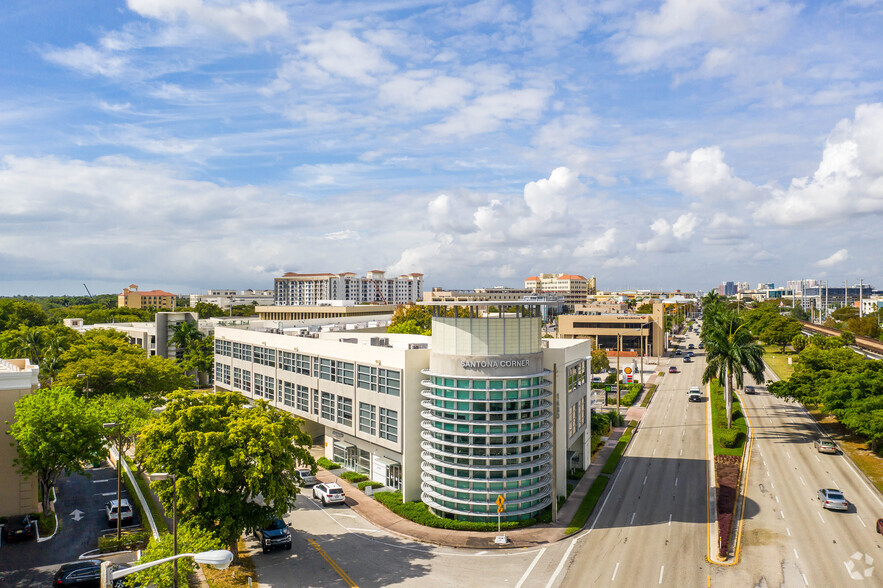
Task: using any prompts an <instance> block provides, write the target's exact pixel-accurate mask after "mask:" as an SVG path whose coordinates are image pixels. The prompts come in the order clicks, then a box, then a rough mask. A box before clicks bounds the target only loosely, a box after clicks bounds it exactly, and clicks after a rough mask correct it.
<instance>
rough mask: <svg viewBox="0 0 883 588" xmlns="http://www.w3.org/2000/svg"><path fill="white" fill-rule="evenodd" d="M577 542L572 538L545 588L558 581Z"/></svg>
mask: <svg viewBox="0 0 883 588" xmlns="http://www.w3.org/2000/svg"><path fill="white" fill-rule="evenodd" d="M620 471H622V470H620ZM608 496H610V495H609V494H608ZM603 509H604V507H603V506H602V507H601V510H603ZM598 512H599V513H600V511H598ZM595 520H596V521H597V520H598V519H597V518H596V519H595ZM592 527H594V524H593V525H592ZM578 540H579V537H574V539H573V541H571V542H570V545H569V546H568V547H567V551H565V552H564V557H562V558H561V561H559V562H558V567H557V568H555V572H554V573H553V574H552V575H551V577H549V583H548V584H546V588H552V585H553V584H554V583H555V580H557V579H558V574H560V573H561V570H563V569H564V564H565V563H566V562H567V558H569V557H570V552H571V551H572V550H573V546H574V545H576V542H577V541H578Z"/></svg>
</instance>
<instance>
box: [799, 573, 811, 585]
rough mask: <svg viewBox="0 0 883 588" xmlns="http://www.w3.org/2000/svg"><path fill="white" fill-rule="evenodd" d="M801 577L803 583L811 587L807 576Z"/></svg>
mask: <svg viewBox="0 0 883 588" xmlns="http://www.w3.org/2000/svg"><path fill="white" fill-rule="evenodd" d="M800 575H801V576H803V583H804V584H806V585H807V586H809V580H807V579H806V574H800Z"/></svg>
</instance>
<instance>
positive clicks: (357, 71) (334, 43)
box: [299, 29, 393, 84]
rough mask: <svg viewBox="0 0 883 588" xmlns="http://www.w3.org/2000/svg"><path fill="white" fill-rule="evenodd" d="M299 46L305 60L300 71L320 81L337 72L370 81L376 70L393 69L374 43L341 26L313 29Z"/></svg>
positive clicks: (337, 74)
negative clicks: (318, 30)
mask: <svg viewBox="0 0 883 588" xmlns="http://www.w3.org/2000/svg"><path fill="white" fill-rule="evenodd" d="M299 50H300V53H301V55H303V56H304V57H305V58H307V59H308V60H309V62H308V63H306V64H305V65H306V66H305V67H304V69H303V73H304V74H306V75H312V76H313V77H314V78H317V79H319V80H320V81H321V80H322V79H326V77H327V76H337V77H342V78H347V79H350V80H353V81H356V82H359V83H361V84H373V83H374V82H375V78H374V76H375V75H376V74H378V73H382V72H388V71H391V70H392V69H393V67H392V65H391V64H390V63H389V62H387V61H386V60H385V59H384V58H383V54H382V52H381V51H380V50H379V49H378V48H377V47H375V46H374V45H371V44H368V43H366V42H364V41H362V40H361V39H359V38H358V37H356V36H355V35H354V34H352V33H350V32H349V31H345V30H342V29H332V30H329V31H320V32H317V33H315V34H313V35H312V36H311V37H310V40H309V41H307V42H306V43H304V44H302V45H301V46H300V47H299Z"/></svg>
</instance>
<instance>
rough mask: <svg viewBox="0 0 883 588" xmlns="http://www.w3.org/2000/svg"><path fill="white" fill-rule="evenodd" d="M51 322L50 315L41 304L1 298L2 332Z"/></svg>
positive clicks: (0, 320)
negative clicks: (48, 315) (47, 314)
mask: <svg viewBox="0 0 883 588" xmlns="http://www.w3.org/2000/svg"><path fill="white" fill-rule="evenodd" d="M48 323H49V317H47V316H46V313H45V312H43V309H42V308H40V305H39V304H35V303H33V302H26V301H24V300H16V299H15V298H0V332H2V331H6V330H8V329H17V328H19V327H39V326H42V325H45V324H48Z"/></svg>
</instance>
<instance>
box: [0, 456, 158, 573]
mask: <svg viewBox="0 0 883 588" xmlns="http://www.w3.org/2000/svg"><path fill="white" fill-rule="evenodd" d="M116 489H117V486H116V470H115V469H113V468H112V467H110V466H107V465H106V464H105V465H103V466H101V467H97V468H90V469H87V470H86V471H85V472H84V473H83V474H74V475H71V476H63V477H61V478H59V480H58V484H57V488H56V491H57V496H58V498H57V500H56V502H55V511H56V513H58V523H59V528H58V532H57V533H56V534H55V536H54V537H52V539H49V540H48V541H43V542H39V543H38V542H37V541H36V540H31V541H27V542H23V543H11V544H8V545H6V544H2V545H0V585H2V586H21V587H25V586H35V585H43V586H48V585H50V584H51V578H52V574H54V573H55V570H57V569H58V567H59V566H60V565H61V564H64V563H67V562H70V561H76V560H77V559H78V558H79V557H80V556H81V555H83V554H85V553H88V552H91V551H93V550H95V549H97V548H98V536H99V535H100V534H104V533H111V532H112V529H115V528H116V525H113V526H111V525H109V524H108V522H107V515H106V514H105V509H104V505H105V504H106V503H107V501H109V500H115V499H116ZM121 497H122V498H129V496H128V494H127V493H126V488H125V486H122V488H121ZM129 501H130V502H132V500H131V498H129ZM133 508H134V504H133ZM139 523H140V519H139V517H138V512H137V509H135V518H134V520H133V521H132V523H131V524H129V525H126V526H125V527H124V529H131V528H137V527H138V526H139Z"/></svg>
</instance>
